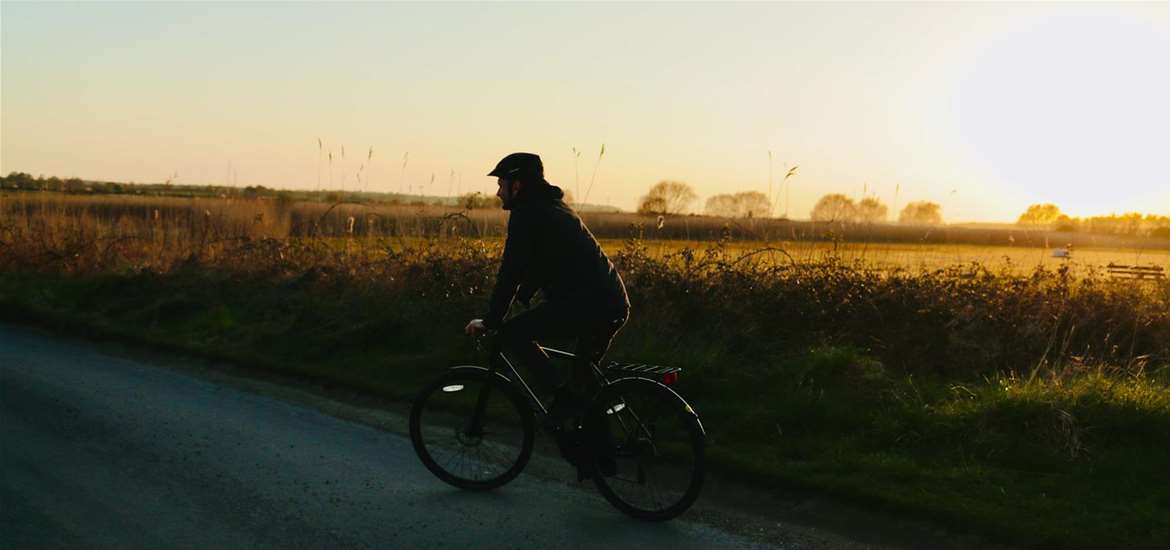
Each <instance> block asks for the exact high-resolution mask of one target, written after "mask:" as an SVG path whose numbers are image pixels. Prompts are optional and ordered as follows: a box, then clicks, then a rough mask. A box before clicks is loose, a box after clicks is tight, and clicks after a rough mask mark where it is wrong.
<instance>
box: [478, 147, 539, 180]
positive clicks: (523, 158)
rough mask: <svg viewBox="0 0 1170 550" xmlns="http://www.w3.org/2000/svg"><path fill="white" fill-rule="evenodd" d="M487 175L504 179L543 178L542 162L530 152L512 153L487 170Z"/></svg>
mask: <svg viewBox="0 0 1170 550" xmlns="http://www.w3.org/2000/svg"><path fill="white" fill-rule="evenodd" d="M488 175H489V176H495V177H498V178H506V179H524V180H544V164H543V163H541V162H540V156H539V155H534V154H532V153H512V154H510V155H508V156H506V157H504V158H503V159H500V162H499V163H498V164H496V168H495V169H494V170H492V171H491V172H488Z"/></svg>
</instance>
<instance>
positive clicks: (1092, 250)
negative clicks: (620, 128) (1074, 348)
mask: <svg viewBox="0 0 1170 550" xmlns="http://www.w3.org/2000/svg"><path fill="white" fill-rule="evenodd" d="M0 214H2V215H3V220H2V221H0V232H8V233H9V234H10V235H13V234H15V233H16V232H20V231H28V232H30V233H35V234H36V235H37V238H38V239H39V240H40V241H41V242H43V243H45V244H46V245H51V243H54V242H61V243H63V242H65V241H68V239H69V238H70V236H71V235H74V236H76V235H81V236H83V237H85V238H89V239H92V240H93V242H94V243H97V242H101V243H103V244H104V245H105V246H107V247H109V248H110V253H111V254H113V253H116V252H117V251H119V250H123V251H126V252H127V253H129V252H130V251H137V252H144V251H146V250H149V249H152V248H154V249H157V250H156V253H155V257H156V259H161V256H159V254H163V255H166V254H176V253H180V252H186V253H189V252H190V251H189V250H187V249H186V248H183V247H184V246H190V245H192V244H197V245H201V246H203V247H205V250H204V251H203V253H211V254H214V253H215V251H216V250H217V248H222V246H221V245H223V244H224V243H226V242H229V241H233V240H239V239H263V238H276V239H293V238H303V237H339V238H342V239H340V241H339V242H349V243H351V244H352V243H365V244H363V245H362V248H364V249H365V250H366V252H367V253H374V249H385V248H386V246H392V245H393V244H394V243H397V244H399V245H401V244H403V243H408V242H413V240H415V239H440V240H442V239H449V238H459V237H466V238H477V239H481V240H484V241H485V242H493V241H495V240H498V239H501V238H502V236H503V234H504V231H505V226H506V220H507V218H506V216H507V213H506V212H503V211H501V210H498V209H481V210H460V209H456V208H451V207H443V206H403V205H385V204H363V203H321V202H301V201H294V200H282V199H279V198H252V199H247V198H227V199H220V198H213V197H201V198H178V197H151V196H133V195H98V196H84V195H67V194H58V193H7V194H5V193H0ZM583 218H584V219H585V221H586V224H587V225H588V226H589V227H590V229H591V230H592V231H593V232H594V234H595V235H597V236H598V238H599V239H600V240H601V241H602V243H603V245H604V246H605V248H606V250H607V251H609V252H611V253H612V252H615V251H617V250H618V249H620V248H621V247H622V246H624V244H625V242H626V240H628V239H630V238H631V237H638V238H639V239H641V240H643V241H645V242H649V243H653V244H652V245H651V246H649V248H648V252H649V253H651V254H654V255H658V256H662V255H666V254H670V253H673V252H678V251H680V250H684V249H695V250H699V249H703V248H705V247H708V246H711V245H712V244H713V243H722V246H723V248H724V249H725V251H727V252H728V253H730V254H732V255H736V256H739V255H751V256H753V257H758V259H764V260H767V261H773V262H778V263H780V264H788V265H791V264H793V263H801V264H807V263H820V262H824V261H826V260H829V259H833V260H834V261H839V262H842V263H845V264H847V265H850V266H852V267H856V268H858V269H876V270H881V271H900V270H915V271H917V270H939V269H947V268H954V267H956V266H970V265H972V264H978V265H980V266H983V267H986V268H989V269H994V270H1002V269H1009V270H1011V271H1013V272H1016V273H1027V272H1029V271H1031V270H1033V269H1035V268H1036V267H1039V266H1043V267H1046V268H1059V267H1067V268H1068V269H1069V270H1070V271H1071V272H1072V273H1074V274H1077V275H1091V274H1093V273H1097V272H1101V271H1102V270H1103V269H1104V267H1105V266H1106V265H1108V264H1110V263H1117V264H1126V265H1155V266H1162V267H1164V268H1170V240H1166V239H1152V238H1149V237H1124V236H1116V235H1094V234H1080V233H1059V232H1052V231H1038V230H1030V229H1022V228H1015V229H1012V228H1010V226H1009V227H1007V228H995V229H979V228H966V227H946V226H944V227H914V226H909V227H908V226H898V225H889V224H877V225H857V226H842V225H831V224H815V223H810V222H796V221H783V220H760V219H756V220H752V219H724V218H710V217H694V216H681V217H669V218H664V219H657V218H655V217H652V216H638V215H634V214H614V213H587V214H584V215H583ZM9 238H15V237H12V236H10V237H9ZM3 239H4V233H0V246H3V243H4V240H3ZM75 244H76V243H75ZM172 244H180V245H181V246H180V247H179V248H175V247H173V246H172ZM1059 248H1065V249H1069V250H1071V253H1070V254H1069V257H1066V258H1060V257H1055V256H1054V254H1053V252H1054V250H1056V249H1059ZM127 257H129V256H127Z"/></svg>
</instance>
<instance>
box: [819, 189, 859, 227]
mask: <svg viewBox="0 0 1170 550" xmlns="http://www.w3.org/2000/svg"><path fill="white" fill-rule="evenodd" d="M809 215H810V217H811V218H812V220H813V221H814V222H846V223H847V222H853V221H855V220H856V219H857V205H855V204H853V199H851V198H849V197H846V196H845V195H842V194H840V193H832V194H829V195H825V196H823V197H821V200H819V201H817V204H816V205H815V206H813V209H812V212H811V213H810V214H809Z"/></svg>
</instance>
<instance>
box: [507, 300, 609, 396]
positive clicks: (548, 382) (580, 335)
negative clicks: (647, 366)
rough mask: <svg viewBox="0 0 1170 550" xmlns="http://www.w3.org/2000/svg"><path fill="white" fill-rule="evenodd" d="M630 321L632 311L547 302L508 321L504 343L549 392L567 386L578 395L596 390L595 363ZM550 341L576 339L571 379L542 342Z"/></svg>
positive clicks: (570, 373) (513, 355)
mask: <svg viewBox="0 0 1170 550" xmlns="http://www.w3.org/2000/svg"><path fill="white" fill-rule="evenodd" d="M628 318H629V311H628V310H622V311H620V312H617V313H609V314H605V313H596V312H590V311H589V310H588V309H587V308H582V307H580V306H570V305H566V304H557V303H552V302H545V303H543V304H540V305H539V306H537V307H535V308H533V309H530V310H528V311H525V312H524V313H521V314H519V315H517V316H515V317H512V318H511V319H508V320H507V321H506V322H504V325H503V326H502V327H501V328H500V335H501V337H502V341H501V344H503V346H504V347H505V349H506V350H507V351H508V352H509V353H510V354H511V356H512V357H514V358H515V359H516V360H517V361H519V362H520V363H521V364H523V365H525V366H526V367H528V368H529V369H531V370H532V371H533V372H535V374H536V377H537V379H538V380H540V383H541V385H542V386H544V388H543V389H544V390H545V391H552V390H554V389H556V388H559V387H561V386H564V385H567V386H568V388H569V389H571V390H573V391H575V392H578V393H588V392H589V391H590V390H591V389H592V384H593V383H594V377H593V375H592V373H591V372H590V370H591V367H590V364H591V363H596V362H600V361H601V359H602V358H603V357H605V352H606V351H608V350H609V345H610V343H611V342H613V337H614V335H616V334H617V332H618V331H619V330H621V328H622V326H623V325H625V324H626V319H628ZM550 339H554V340H555V339H576V341H577V345H576V348H575V351H574V353H575V354H576V355H577V360H576V361H574V362H573V366H572V369H571V371H570V372H569V373H567V374H568V377H567V380H566V379H565V377H563V376H561V375H559V374H558V373H557V372H556V371H555V370H554V369H553V365H552V361H551V360H550V359H549V357H548V355H546V354H545V353H544V351H542V350H541V349H540V346H539V345H538V342H544V341H547V340H550Z"/></svg>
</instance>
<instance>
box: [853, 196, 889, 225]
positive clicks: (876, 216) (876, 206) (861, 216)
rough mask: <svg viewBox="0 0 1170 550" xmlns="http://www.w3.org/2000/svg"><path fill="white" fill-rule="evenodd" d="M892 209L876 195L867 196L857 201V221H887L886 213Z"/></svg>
mask: <svg viewBox="0 0 1170 550" xmlns="http://www.w3.org/2000/svg"><path fill="white" fill-rule="evenodd" d="M889 211H890V209H889V208H887V207H886V205H884V204H882V201H880V200H878V199H877V198H875V197H866V198H864V199H861V202H859V203H857V221H860V222H861V223H874V222H884V221H886V214H888V213H889Z"/></svg>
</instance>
